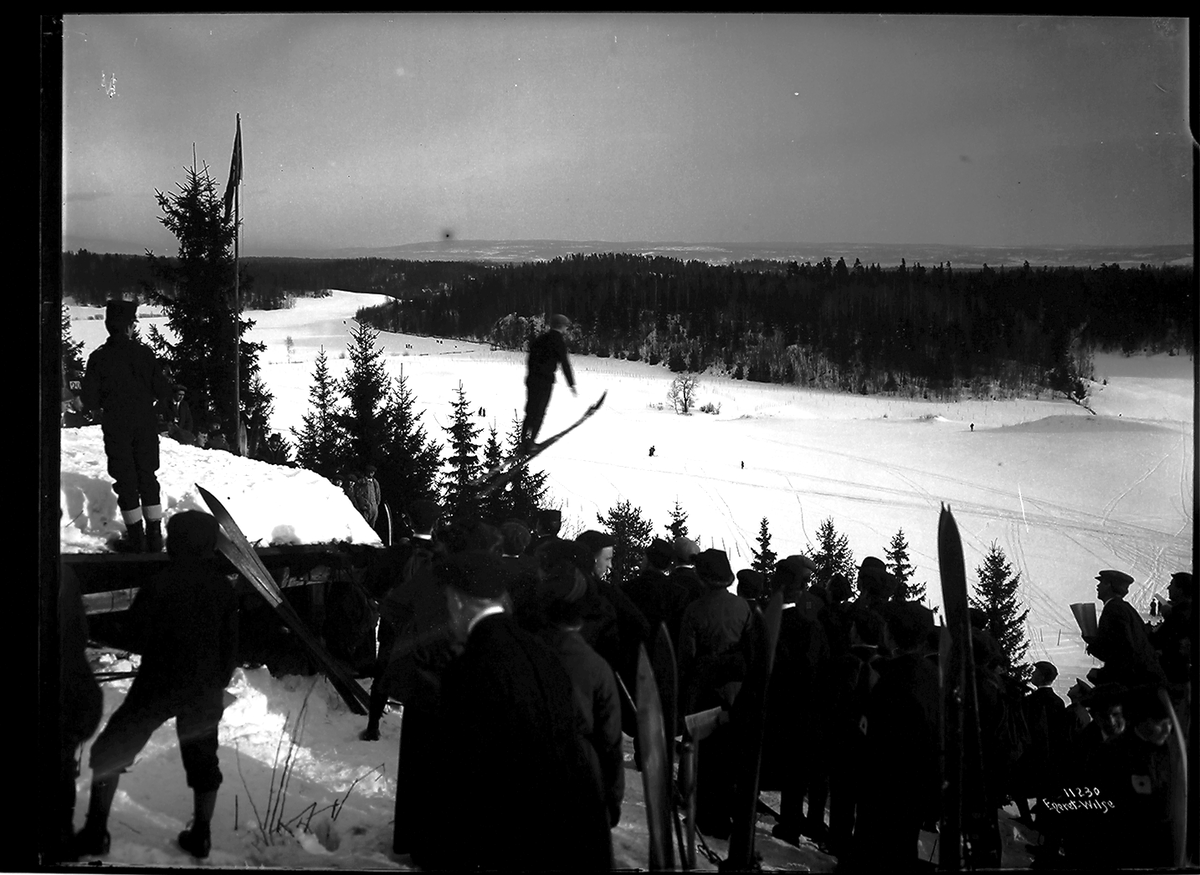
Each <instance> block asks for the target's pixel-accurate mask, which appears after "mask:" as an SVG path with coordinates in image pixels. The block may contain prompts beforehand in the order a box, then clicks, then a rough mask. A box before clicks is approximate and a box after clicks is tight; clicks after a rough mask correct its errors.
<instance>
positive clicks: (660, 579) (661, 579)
mask: <svg viewBox="0 0 1200 875" xmlns="http://www.w3.org/2000/svg"><path fill="white" fill-rule="evenodd" d="M672 555H673V553H672V550H671V545H670V544H668V543H667V542H666V541H664V540H663V539H662V538H655V539H654V540H652V541H651V542H650V545H649V546H648V547H647V548H646V553H645V556H644V558H643V560H642V566H641V569H640V570H639V571H638V573H637V575H636V576H635V577H634V578H633V579H632V580H630V581H629V582H628V583H626V584H625V585H624V586H622V587H621V590H622V592H624V593H625V595H627V596H628V597H629V600H630V601H631V602H633V603H634V605H636V606H637V608H638V610H640V611H641V612H642V614H643V616H645V618H646V622H647V624H648V625H649V626H650V634H651V635H655V634H657V632H658V627H659V626H660V625H661V624H663V623H665V624H666V626H667V632H668V633H669V634H670V636H671V643H672V644H673V645H675V644H678V642H679V623H680V621H681V620H682V619H683V612H684V610H685V609H686V608H687V606H688V604H689V603H690V602H691V592H690V591H689V590H688V589H687V588H686V587H685V586H683V585H682V584H680V583H679V582H678V581H675V580H672V579H671V575H670V571H671V560H672Z"/></svg>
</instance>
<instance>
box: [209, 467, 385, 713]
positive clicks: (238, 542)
mask: <svg viewBox="0 0 1200 875" xmlns="http://www.w3.org/2000/svg"><path fill="white" fill-rule="evenodd" d="M196 488H197V489H198V490H199V491H200V495H201V497H202V498H203V499H204V501H205V503H206V504H207V505H208V507H209V510H211V511H212V515H213V516H214V517H215V518H216V520H217V522H218V523H219V524H220V526H221V537H219V538H218V539H217V549H219V550H220V551H221V552H222V553H223V554H224V555H225V557H226V558H227V559H228V560H229V561H230V562H231V563H232V564H233V567H234V568H236V569H237V570H238V571H239V572H240V573H241V575H242V577H244V578H245V579H246V580H247V581H248V582H249V583H250V585H251V586H252V587H254V590H255V591H256V592H257V593H258V594H259V595H260V596H262V598H263V600H264V601H265V602H266V603H267V604H269V605H270V606H271V607H272V608H274V609H275V613H276V614H278V615H279V619H280V620H282V621H283V624H284V625H285V626H287V628H288V629H289V630H290V631H291V632H292V633H293V634H294V635H295V636H296V637H297V638H298V639H299V640H300V641H301V643H303V644H304V646H305V648H307V650H308V652H309V654H310V655H311V656H312V657H313V658H314V659H315V660H316V662H317V665H318V666H319V667H320V669H321V671H322V673H324V674H325V676H326V677H328V678H329V680H330V682H331V683H332V684H333V686H334V689H336V690H337V691H338V694H339V695H340V696H341V697H342V699H344V700H345V702H346V705H347V706H348V707H349V708H350V710H351V711H352V712H353V713H355V714H366V713H367V712H368V710H369V708H370V697H369V696H368V695H367V691H366V690H364V689H363V688H362V686H361V685H360V684H359V683H358V681H357V680H355V679H354V676H353V675H352V674H351V673H350V672H349V671H348V670H347V669H346V667H345V666H344V665H342V664H341V663H340V662H338V661H337V660H336V659H334V658H333V656H331V655H330V653H329V651H328V650H326V649H325V645H323V644H322V643H321V640H320V638H318V637H317V636H316V635H315V634H313V632H312V630H311V629H309V628H308V626H307V625H306V624H305V622H304V621H303V620H302V619H301V618H300V615H299V614H297V613H296V609H295V608H293V607H292V605H291V604H290V603H289V602H288V601H287V600H286V599H285V598H284V597H283V592H282V591H281V590H280V589H279V585H278V584H277V583H276V582H275V578H273V577H272V576H271V572H269V571H268V570H267V567H266V566H265V565H264V564H263V561H262V559H260V558H259V556H258V554H257V553H255V552H254V548H253V547H252V546H251V544H250V541H249V539H247V538H246V535H245V533H244V532H242V530H241V527H240V526H238V524H237V522H236V521H235V520H234V519H233V516H232V515H231V514H230V513H229V511H228V510H226V509H225V505H223V504H222V503H221V502H220V501H219V500H218V499H217V497H216V496H215V495H213V494H212V493H211V492H209V491H208V490H207V489H205V488H204V487H203V486H201V485H199V484H197V485H196Z"/></svg>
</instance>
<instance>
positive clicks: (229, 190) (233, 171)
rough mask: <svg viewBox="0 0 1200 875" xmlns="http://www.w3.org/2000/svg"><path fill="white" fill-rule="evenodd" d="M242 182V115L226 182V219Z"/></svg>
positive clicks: (238, 120)
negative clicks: (234, 194)
mask: <svg viewBox="0 0 1200 875" xmlns="http://www.w3.org/2000/svg"><path fill="white" fill-rule="evenodd" d="M241 184H242V117H241V115H240V114H239V115H238V117H237V135H236V136H234V138H233V158H232V159H230V161H229V181H228V182H227V183H225V221H229V214H230V212H231V211H232V210H233V193H234V191H236V190H237V187H238V186H239V185H241Z"/></svg>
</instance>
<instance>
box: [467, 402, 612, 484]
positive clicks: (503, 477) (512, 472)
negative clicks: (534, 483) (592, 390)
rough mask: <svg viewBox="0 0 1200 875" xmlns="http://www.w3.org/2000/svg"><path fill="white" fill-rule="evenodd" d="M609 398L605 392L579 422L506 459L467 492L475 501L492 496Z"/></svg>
mask: <svg viewBox="0 0 1200 875" xmlns="http://www.w3.org/2000/svg"><path fill="white" fill-rule="evenodd" d="M607 397H608V392H605V393H604V394H602V395H601V396H600V398H599V399H598V400H597V401H596V403H595V404H593V405H592V406H591V407H589V408H588V409H587V410H585V411H583V415H582V416H580V417H579V418H578V419H577V420H575V421H574V422H573V423H571V424H570V425H568V426H567V427H566V428H564V429H563V430H562V431H560V432H558V433H557V434H552V435H551V436H550V437H548V438H546V439H545V440H544V441H538V442H537V443H535V444H534V445H533V447H532V448H530V450H529V451H528V452H525V453H516V454H515V455H513V456H511V457H510V458H508V459H505V460H504V461H503V462H502V463H501V464H500V466H499V467H498V468H496V469H495V470H493V471H489V472H488V473H487V474H485V475H484V476H483V477H482V478H481V479H480V480H478V481H476V482H475V483H474V484H473V485H472V486H471V487H469V488H468V490H467V492H468V494H470V495H471V496H472V497H473V498H475V499H480V498H486V497H487V496H489V495H491V494H492V493H493V492H495V491H496V490H497V489H499V488H500V487H502V486H503V485H504V484H506V483H507V482H508V481H509V480H511V479H512V478H513V477H515V476H516V475H517V473H518V472H519V471H520V470H521V469H522V468H524V467H525V466H526V465H528V464H529V463H530V461H532V460H533V458H534V457H535V456H537V455H538V454H539V453H541V452H542V451H544V450H547V449H549V448H550V447H552V446H553V445H554V444H556V443H557V442H558V441H560V440H561V439H562V438H564V437H566V436H567V435H568V434H570V433H571V432H573V431H574V430H575V429H577V428H579V426H581V425H583V423H584V422H585V421H586V420H587V419H589V418H590V417H591V416H592V414H593V413H595V412H596V411H597V410H599V409H600V405H602V404H603V403H604V399H605V398H607Z"/></svg>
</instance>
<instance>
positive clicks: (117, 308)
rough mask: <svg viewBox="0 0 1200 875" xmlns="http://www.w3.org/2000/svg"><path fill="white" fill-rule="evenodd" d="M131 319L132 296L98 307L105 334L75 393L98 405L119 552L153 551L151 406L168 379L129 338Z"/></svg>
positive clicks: (158, 522)
mask: <svg viewBox="0 0 1200 875" xmlns="http://www.w3.org/2000/svg"><path fill="white" fill-rule="evenodd" d="M136 322H137V304H136V303H135V302H133V301H115V300H114V301H109V302H108V304H107V305H106V306H105V311H104V327H105V328H107V329H108V340H106V341H105V342H104V344H103V345H101V346H100V348H99V349H97V350H96V351H95V352H93V353H92V354H91V355H90V356H89V357H88V363H87V371H86V373H84V375H83V384H82V387H81V393H80V396H81V398H82V400H83V403H84V405H86V406H87V407H88V408H89V409H91V410H100V411H102V416H101V420H100V427H101V429H102V431H103V433H104V453H105V455H107V456H108V474H109V476H110V477H112V479H113V491H114V492H116V493H117V507H118V508H120V510H121V519H122V520H123V521H124V522H125V535H124V536H123V537H121V538H120V539H118V540H117V541H116V542H115V543H114V544H113V548H114V549H115V550H117V551H118V552H121V553H141V552H142V551H143V550H144V551H145V552H147V553H158V552H159V551H161V550H162V546H163V538H162V505H161V504H159V489H158V478H157V477H156V476H155V472H156V471H157V470H158V415H157V409H158V407H159V405H162V406H163V407H166V406H168V405H170V403H171V384H170V382H169V381H168V380H167V377H166V375H165V374H164V373H163V370H162V366H161V365H160V364H159V363H158V359H156V358H155V357H154V353H152V352H151V351H150V349H149V348H148V347H146V346H145V345H143V344H142V343H140V342H138V341H137V340H134V338H133V332H134V324H135V323H136ZM143 519H144V520H145V521H144V522H143Z"/></svg>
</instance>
